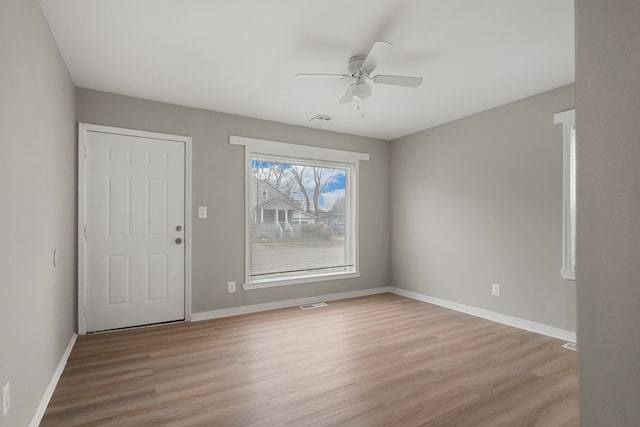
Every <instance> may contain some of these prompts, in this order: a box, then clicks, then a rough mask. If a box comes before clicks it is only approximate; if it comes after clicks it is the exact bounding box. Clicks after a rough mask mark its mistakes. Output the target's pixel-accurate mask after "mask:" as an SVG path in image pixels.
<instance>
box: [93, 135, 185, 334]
mask: <svg viewBox="0 0 640 427" xmlns="http://www.w3.org/2000/svg"><path fill="white" fill-rule="evenodd" d="M85 140H86V159H85V160H84V162H85V172H84V173H85V177H84V181H85V194H84V203H85V224H86V239H85V245H84V247H85V253H84V256H85V258H84V261H85V271H84V279H85V292H86V293H85V295H86V330H87V332H93V331H103V330H108V329H115V328H123V327H128V326H138V325H147V324H151V323H160V322H167V321H173V320H180V319H184V318H185V310H184V307H185V304H184V299H185V274H184V273H185V249H184V248H185V245H184V237H185V233H184V227H185V222H184V218H185V144H183V143H181V142H179V141H171V140H164V139H155V138H146V137H138V136H128V135H119V134H115V133H105V132H97V131H88V132H86V137H85ZM83 237H84V236H81V238H83ZM82 255H83V254H81V256H82Z"/></svg>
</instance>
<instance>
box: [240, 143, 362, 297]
mask: <svg viewBox="0 0 640 427" xmlns="http://www.w3.org/2000/svg"><path fill="white" fill-rule="evenodd" d="M229 144H231V145H243V146H244V159H245V161H244V167H245V170H244V176H245V178H244V184H245V185H244V194H245V203H244V210H245V239H244V240H245V262H244V264H245V283H244V284H243V285H242V288H243V289H244V290H251V289H264V288H272V287H277V286H290V285H298V284H302V283H315V282H322V281H326V280H341V279H351V278H356V277H360V270H359V265H360V257H359V246H360V245H359V243H358V242H359V229H358V221H357V218H358V199H359V189H358V181H359V176H360V170H359V164H360V161H361V160H364V161H368V160H369V154H368V153H357V152H354V151H344V150H336V149H331V148H321V147H313V146H309V145H301V144H289V143H284V142H276V141H268V140H263V139H255V138H247V137H242V136H235V135H230V136H229ZM257 154H262V155H266V156H282V157H293V158H296V159H302V160H307V161H311V162H323V161H325V162H339V163H345V164H349V165H351V166H352V167H353V173H351V174H350V179H349V182H348V183H347V185H348V186H351V188H352V189H353V190H352V191H351V192H350V194H349V206H352V208H351V209H352V210H353V215H350V216H349V221H350V224H349V225H350V226H349V228H348V229H349V230H350V232H349V233H350V235H349V239H350V241H351V242H354V243H355V245H351V246H352V247H353V250H354V253H353V254H352V256H353V258H354V263H355V268H354V271H349V272H344V273H342V272H341V273H321V274H314V275H304V276H300V277H287V278H269V279H261V280H255V279H254V280H252V279H251V271H250V267H249V266H250V263H249V260H250V257H251V244H250V242H249V241H248V240H249V237H250V236H251V225H252V218H251V210H250V209H249V208H248V207H249V206H251V200H250V197H251V188H250V185H251V182H250V180H249V179H248V176H249V172H250V171H251V157H252V156H254V155H257Z"/></svg>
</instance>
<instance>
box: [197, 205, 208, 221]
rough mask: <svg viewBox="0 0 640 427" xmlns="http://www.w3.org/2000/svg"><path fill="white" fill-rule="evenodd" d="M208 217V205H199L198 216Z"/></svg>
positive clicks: (201, 217)
mask: <svg viewBox="0 0 640 427" xmlns="http://www.w3.org/2000/svg"><path fill="white" fill-rule="evenodd" d="M206 217H207V207H206V206H198V218H200V219H205V218H206Z"/></svg>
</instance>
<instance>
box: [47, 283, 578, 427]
mask: <svg viewBox="0 0 640 427" xmlns="http://www.w3.org/2000/svg"><path fill="white" fill-rule="evenodd" d="M562 344H563V342H561V341H558V340H555V339H552V338H548V337H545V336H542V335H537V334H534V333H530V332H526V331H522V330H519V329H514V328H511V327H508V326H504V325H501V324H498V323H493V322H490V321H487V320H483V319H479V318H476V317H472V316H468V315H465V314H461V313H457V312H454V311H450V310H447V309H444V308H441V307H437V306H434V305H430V304H425V303H423V302H418V301H414V300H410V299H407V298H403V297H399V296H396V295H391V294H381V295H375V296H370V297H363V298H354V299H348V300H343V301H334V302H330V303H329V306H328V307H324V308H317V309H312V310H301V309H299V308H297V307H294V308H287V309H282V310H274V311H268V312H262V313H256V314H250V315H244V316H237V317H229V318H224V319H217V320H210V321H203V322H196V323H179V324H171V325H164V326H157V327H152V328H142V329H132V330H126V331H118V332H110V333H103V334H94V335H87V336H81V337H79V338H78V341H77V343H76V345H75V348H74V349H73V351H72V353H71V356H70V358H69V362H68V364H67V367H66V369H65V370H64V373H63V375H62V378H61V379H60V382H59V383H58V387H57V389H56V391H55V393H54V395H53V398H52V400H51V403H50V405H49V408H48V409H47V412H46V414H45V417H44V420H43V422H42V424H41V425H42V426H65V427H66V426H79V425H88V426H119V427H121V426H156V425H168V426H281V425H285V426H324V425H344V426H383V425H392V426H414V425H415V426H417V425H424V426H460V427H463V426H473V427H480V426H491V427H495V426H517V427H522V426H550V427H556V426H562V427H564V426H577V425H578V376H577V372H576V371H577V369H576V365H577V353H575V352H573V351H570V350H566V349H563V348H561V345H562Z"/></svg>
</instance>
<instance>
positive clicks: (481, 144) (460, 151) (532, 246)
mask: <svg viewBox="0 0 640 427" xmlns="http://www.w3.org/2000/svg"><path fill="white" fill-rule="evenodd" d="M573 91H574V89H573V86H566V87H562V88H559V89H556V90H553V91H550V92H546V93H543V94H540V95H536V96H533V97H530V98H526V99H523V100H520V101H517V102H514V103H512V104H508V105H504V106H501V107H498V108H495V109H492V110H488V111H485V112H482V113H479V114H476V115H473V116H469V117H466V118H463V119H460V120H456V121H454V122H451V123H448V124H445V125H442V126H439V127H436V128H432V129H429V130H426V131H422V132H418V133H416V134H413V135H410V136H406V137H404V138H401V139H399V140H396V141H393V142H392V143H391V205H392V214H391V248H392V251H391V253H392V266H393V272H392V282H393V284H394V285H395V286H398V287H400V288H403V289H408V290H411V291H415V292H420V293H422V294H426V295H429V296H432V297H436V298H441V299H445V300H449V301H454V302H458V303H462V304H467V305H471V306H474V307H479V308H483V309H486V310H491V311H494V312H498V313H502V314H506V315H509V316H515V317H518V318H522V319H527V320H531V321H535V322H539V323H543V324H546V325H550V326H554V327H558V328H562V329H567V330H572V331H575V327H576V312H575V286H574V283H573V282H570V281H566V280H563V279H562V278H561V277H560V269H561V267H562V127H561V126H555V125H554V124H553V115H554V113H557V112H560V111H564V110H567V109H570V108H573V106H574V92H573ZM491 283H499V284H501V285H502V296H500V297H492V296H491V293H490V288H491Z"/></svg>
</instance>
